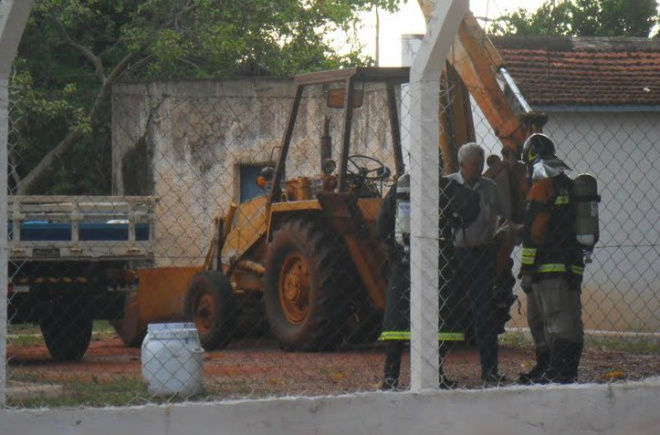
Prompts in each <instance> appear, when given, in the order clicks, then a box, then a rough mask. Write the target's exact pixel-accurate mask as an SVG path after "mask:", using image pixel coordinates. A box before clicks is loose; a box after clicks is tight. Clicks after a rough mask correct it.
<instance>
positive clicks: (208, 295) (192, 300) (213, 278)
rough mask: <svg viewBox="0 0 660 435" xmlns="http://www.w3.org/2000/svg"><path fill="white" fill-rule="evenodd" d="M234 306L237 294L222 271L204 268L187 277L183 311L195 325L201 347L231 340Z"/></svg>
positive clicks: (213, 346) (216, 346) (219, 347)
mask: <svg viewBox="0 0 660 435" xmlns="http://www.w3.org/2000/svg"><path fill="white" fill-rule="evenodd" d="M237 309H238V304H237V302H236V297H235V296H234V293H233V291H232V289H231V284H230V283H229V279H227V277H226V276H225V275H224V274H222V273H220V272H218V271H215V270H204V271H202V272H198V273H196V274H195V275H194V276H193V277H192V278H191V279H190V282H189V284H188V292H187V293H186V298H185V301H184V312H185V314H186V318H187V319H188V320H190V321H191V322H193V323H194V324H195V326H196V327H197V332H198V333H199V341H200V344H201V345H202V347H203V348H204V350H216V349H221V348H223V347H225V346H226V345H227V344H228V343H229V342H230V341H231V338H232V335H233V333H234V330H235V328H236V317H237Z"/></svg>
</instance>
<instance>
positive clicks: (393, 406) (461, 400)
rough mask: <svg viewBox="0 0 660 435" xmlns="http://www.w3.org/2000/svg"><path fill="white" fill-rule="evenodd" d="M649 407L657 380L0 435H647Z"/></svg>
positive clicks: (101, 413)
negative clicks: (211, 434)
mask: <svg viewBox="0 0 660 435" xmlns="http://www.w3.org/2000/svg"><path fill="white" fill-rule="evenodd" d="M658 403H660V377H658V378H653V379H649V380H646V381H644V382H631V383H626V384H610V385H571V386H552V387H508V388H502V389H490V390H486V391H474V390H469V391H468V390H456V391H434V392H427V393H422V394H413V393H364V394H356V395H350V396H340V397H320V398H285V399H273V400H258V401H240V402H225V403H190V404H185V405H169V406H156V405H148V406H142V407H132V408H99V409H94V408H91V409H51V410H20V411H11V410H4V411H0V434H2V435H14V434H16V435H18V434H21V435H22V434H32V435H40V434H70V435H77V434H80V435H82V434H95V435H124V434H125V435H135V434H140V435H174V434H185V435H196V434H200V435H201V434H210V433H213V434H215V435H228V434H236V435H239V434H240V435H261V434H263V435H278V434H282V435H284V434H286V435H290V434H312V433H313V434H317V435H324V434H342V435H344V434H360V435H363V434H378V435H404V434H414V435H425V434H429V435H431V434H432V435H438V434H472V435H477V434H488V435H498V434H506V435H512V434H525V435H535V434H564V433H566V434H571V435H581V434H598V435H608V434H612V435H614V434H617V435H619V434H626V435H636V434H640V435H642V434H644V435H657V434H658V433H660V413H659V412H658Z"/></svg>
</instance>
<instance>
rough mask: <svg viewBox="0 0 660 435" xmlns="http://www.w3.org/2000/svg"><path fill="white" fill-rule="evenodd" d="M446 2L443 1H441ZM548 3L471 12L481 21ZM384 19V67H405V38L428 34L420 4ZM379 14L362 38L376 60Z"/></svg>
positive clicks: (499, 1) (412, 2) (412, 0)
mask: <svg viewBox="0 0 660 435" xmlns="http://www.w3.org/2000/svg"><path fill="white" fill-rule="evenodd" d="M438 1H443V0H438ZM543 2H544V0H470V10H472V13H473V14H474V15H475V16H476V17H477V18H479V17H486V18H495V17H498V16H500V15H503V14H505V13H508V12H513V11H516V10H518V9H519V8H521V7H524V8H526V9H527V10H528V11H534V10H536V9H537V8H538V7H539V6H541V5H542V4H543ZM379 17H380V59H379V64H380V66H399V65H400V64H401V49H400V47H401V35H406V34H420V33H421V34H423V33H426V25H425V22H424V15H422V11H421V9H420V8H419V5H418V3H417V0H408V1H407V2H406V4H405V5H402V6H401V9H400V10H399V12H397V13H395V14H386V13H384V12H380V13H379ZM375 21H376V20H375V13H373V12H372V13H370V14H368V15H366V16H365V17H364V19H363V22H364V30H363V32H362V34H363V35H364V36H363V37H362V39H363V42H364V43H365V45H366V47H365V51H366V52H367V53H368V54H369V55H371V56H372V57H374V58H375V51H376V50H375V46H376V44H375V41H376V25H375Z"/></svg>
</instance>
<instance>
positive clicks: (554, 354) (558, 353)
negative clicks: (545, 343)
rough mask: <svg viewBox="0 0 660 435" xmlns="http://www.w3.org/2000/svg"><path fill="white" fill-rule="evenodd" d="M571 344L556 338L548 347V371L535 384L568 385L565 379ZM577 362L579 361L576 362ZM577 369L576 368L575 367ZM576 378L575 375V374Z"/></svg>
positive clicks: (567, 380)
mask: <svg viewBox="0 0 660 435" xmlns="http://www.w3.org/2000/svg"><path fill="white" fill-rule="evenodd" d="M572 345H573V343H571V342H570V341H568V340H565V339H563V338H556V339H555V340H554V341H553V343H552V345H551V346H550V362H549V364H548V369H547V370H546V371H545V373H543V375H542V376H541V379H539V382H535V383H537V384H570V383H571V381H570V380H569V379H568V378H567V377H566V373H568V371H569V368H568V359H569V356H570V354H571V348H572ZM578 362H579V360H578ZM576 369H577V366H576ZM576 376H577V374H576Z"/></svg>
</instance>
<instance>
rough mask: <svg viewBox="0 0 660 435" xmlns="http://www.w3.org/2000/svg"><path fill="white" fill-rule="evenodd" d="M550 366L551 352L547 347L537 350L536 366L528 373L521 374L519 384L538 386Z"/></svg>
mask: <svg viewBox="0 0 660 435" xmlns="http://www.w3.org/2000/svg"><path fill="white" fill-rule="evenodd" d="M549 364H550V350H549V349H548V348H547V347H542V348H538V349H536V365H535V366H534V368H533V369H532V370H530V371H529V372H527V373H521V374H520V377H519V378H518V383H519V384H523V385H531V384H538V383H539V379H541V376H542V375H543V373H545V371H546V370H547V369H548V365H549Z"/></svg>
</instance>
